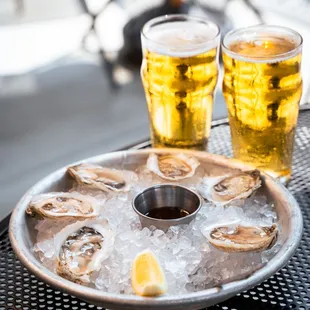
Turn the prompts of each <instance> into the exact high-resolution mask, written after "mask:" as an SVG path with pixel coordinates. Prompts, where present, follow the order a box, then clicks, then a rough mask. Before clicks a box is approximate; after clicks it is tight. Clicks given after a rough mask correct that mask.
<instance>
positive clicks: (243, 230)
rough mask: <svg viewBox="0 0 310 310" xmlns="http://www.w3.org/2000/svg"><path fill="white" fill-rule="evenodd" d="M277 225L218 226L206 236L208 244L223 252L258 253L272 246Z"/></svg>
mask: <svg viewBox="0 0 310 310" xmlns="http://www.w3.org/2000/svg"><path fill="white" fill-rule="evenodd" d="M277 231H278V230H277V225H275V224H273V225H272V226H270V227H259V226H243V225H236V226H234V227H231V226H219V227H215V228H213V229H212V230H211V231H210V232H209V233H208V235H207V238H208V240H209V242H210V243H211V244H212V245H213V246H215V247H216V248H218V249H219V250H221V251H224V252H258V251H263V250H266V249H268V248H270V247H272V245H273V244H274V242H275V240H276V237H277Z"/></svg>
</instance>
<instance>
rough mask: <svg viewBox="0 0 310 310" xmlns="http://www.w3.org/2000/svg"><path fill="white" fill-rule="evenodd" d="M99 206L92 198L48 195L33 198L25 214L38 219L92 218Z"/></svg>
mask: <svg viewBox="0 0 310 310" xmlns="http://www.w3.org/2000/svg"><path fill="white" fill-rule="evenodd" d="M99 209H100V205H99V204H98V202H97V200H96V199H94V198H93V197H90V196H86V195H81V194H79V193H62V192H58V193H48V194H42V195H38V196H35V197H34V198H33V199H32V200H31V202H30V203H29V205H28V207H27V209H26V213H27V214H28V215H30V216H33V217H38V218H50V219H56V218H76V219H86V218H94V217H96V216H97V215H98V214H99Z"/></svg>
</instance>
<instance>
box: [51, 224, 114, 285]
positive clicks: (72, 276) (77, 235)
mask: <svg viewBox="0 0 310 310" xmlns="http://www.w3.org/2000/svg"><path fill="white" fill-rule="evenodd" d="M55 245H56V254H57V260H58V262H57V267H56V271H57V273H58V274H59V275H60V276H62V277H64V278H66V279H68V280H71V281H73V282H76V283H80V284H87V283H89V282H90V276H91V274H92V272H94V271H96V270H99V269H100V267H101V263H102V261H103V260H105V259H106V258H107V257H108V256H109V255H110V254H111V252H112V250H113V245H114V233H113V231H112V230H111V229H110V227H109V225H108V221H106V220H103V219H98V220H86V221H83V222H76V223H74V224H72V225H69V226H67V227H65V228H64V229H63V230H61V231H60V232H59V233H58V234H57V235H56V236H55Z"/></svg>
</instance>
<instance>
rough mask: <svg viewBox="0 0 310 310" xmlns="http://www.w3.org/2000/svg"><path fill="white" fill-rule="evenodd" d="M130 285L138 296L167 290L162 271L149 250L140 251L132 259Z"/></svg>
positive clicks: (155, 294) (157, 293)
mask: <svg viewBox="0 0 310 310" xmlns="http://www.w3.org/2000/svg"><path fill="white" fill-rule="evenodd" d="M131 282H132V287H133V289H134V291H135V293H136V294H137V295H140V296H159V295H162V294H164V293H166V292H167V289H168V287H167V282H166V278H165V275H164V272H163V270H162V268H161V266H160V264H159V262H158V260H157V259H156V257H155V256H154V254H153V253H152V252H151V251H150V250H145V251H142V252H140V253H139V254H138V255H137V256H136V258H135V259H134V261H133V264H132V271H131Z"/></svg>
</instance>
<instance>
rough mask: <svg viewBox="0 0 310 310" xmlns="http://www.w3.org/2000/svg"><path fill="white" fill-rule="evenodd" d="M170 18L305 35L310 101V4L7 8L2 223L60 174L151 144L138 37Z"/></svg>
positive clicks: (123, 0) (55, 3)
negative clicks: (152, 22)
mask: <svg viewBox="0 0 310 310" xmlns="http://www.w3.org/2000/svg"><path fill="white" fill-rule="evenodd" d="M169 13H186V14H191V15H196V16H202V17H206V18H208V19H212V20H213V21H215V22H216V23H217V24H218V25H219V26H220V28H221V31H222V34H223V35H224V34H225V33H226V32H227V31H229V30H231V29H233V28H238V27H243V26H249V25H254V24H258V23H268V24H277V25H283V26H288V27H291V28H293V29H295V30H297V31H299V32H300V33H301V34H302V35H303V37H304V51H303V77H304V96H303V99H302V103H305V102H307V100H308V97H309V93H308V92H309V87H308V85H309V83H310V76H309V74H310V70H309V68H310V44H309V42H310V18H309V16H310V1H309V0H187V1H181V0H152V1H149V0H114V1H110V0H1V1H0V44H1V48H0V218H2V217H4V216H5V215H7V214H8V213H9V212H10V211H11V210H12V209H13V208H14V205H15V204H16V202H17V200H18V199H19V198H20V197H21V196H22V194H23V193H24V192H25V191H26V190H27V189H28V188H29V187H30V186H32V185H33V184H34V183H35V182H36V181H38V180H39V179H40V178H42V177H44V176H45V175H47V174H48V173H50V172H52V171H53V170H55V169H57V168H60V167H61V166H64V165H66V164H69V163H71V162H74V161H77V160H80V159H82V158H85V157H89V156H93V155H97V154H99V153H104V152H108V151H112V150H116V149H119V148H122V147H125V146H127V145H130V144H133V143H138V142H140V141H142V140H144V139H147V138H148V136H149V129H148V116H147V109H146V103H145V98H144V93H143V89H142V85H141V81H140V75H139V68H140V62H141V49H140V34H139V32H140V29H141V27H142V25H143V24H144V23H145V22H146V21H147V20H149V19H151V18H153V17H155V16H159V15H163V14H169ZM219 80H220V81H221V75H220V77H219ZM223 117H226V108H225V103H224V100H223V97H222V95H221V89H220V83H219V86H218V91H217V94H216V99H215V104H214V114H213V118H214V119H219V118H223Z"/></svg>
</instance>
